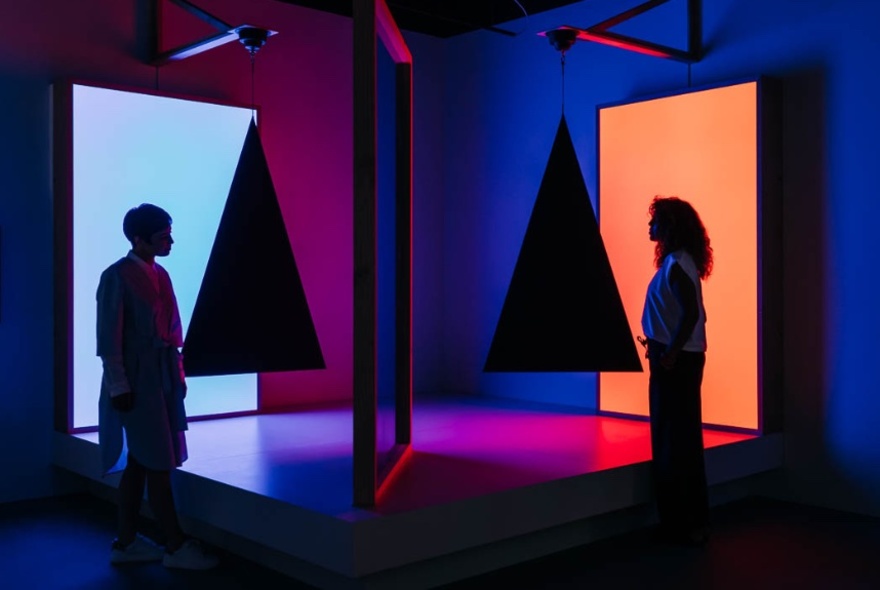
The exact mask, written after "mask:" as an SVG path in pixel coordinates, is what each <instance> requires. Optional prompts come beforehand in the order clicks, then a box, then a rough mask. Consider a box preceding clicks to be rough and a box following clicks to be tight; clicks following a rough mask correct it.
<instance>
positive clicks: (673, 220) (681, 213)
mask: <svg viewBox="0 0 880 590" xmlns="http://www.w3.org/2000/svg"><path fill="white" fill-rule="evenodd" d="M648 214H649V215H650V216H651V219H652V220H655V221H656V222H658V224H660V225H661V227H664V228H665V230H666V231H665V232H664V235H662V236H658V238H657V243H656V244H655V246H654V264H655V265H656V267H657V268H660V266H661V265H662V264H663V259H664V258H666V255H667V254H670V253H671V252H675V251H676V250H685V251H686V252H687V253H688V254H690V255H691V257H692V258H693V259H694V263H695V264H696V265H697V271H698V272H699V273H700V278H701V279H705V278H708V277H709V275H710V274H712V263H713V259H712V246H711V245H710V243H709V234H708V233H707V232H706V227H705V226H704V225H703V221H702V220H701V219H700V216H699V214H697V211H696V210H695V209H694V208H693V206H692V205H691V204H690V203H688V202H687V201H684V200H682V199H679V198H678V197H663V196H660V195H657V196H655V197H654V200H653V201H652V202H651V205H650V207H648Z"/></svg>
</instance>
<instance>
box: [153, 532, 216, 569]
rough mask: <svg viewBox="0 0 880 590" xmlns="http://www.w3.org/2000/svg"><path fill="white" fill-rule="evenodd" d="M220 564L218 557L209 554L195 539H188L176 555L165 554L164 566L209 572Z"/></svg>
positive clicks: (163, 558)
mask: <svg viewBox="0 0 880 590" xmlns="http://www.w3.org/2000/svg"><path fill="white" fill-rule="evenodd" d="M218 563H220V560H219V559H218V558H217V556H216V555H214V554H212V553H209V552H208V551H206V550H205V548H204V547H202V545H201V543H199V542H198V541H196V540H195V539H187V540H186V541H184V542H183V545H181V546H180V547H179V548H178V549H177V551H175V552H174V553H168V552H167V551H166V552H165V555H164V556H163V557H162V565H164V566H165V567H176V568H180V569H186V570H207V569H211V568H212V567H214V566H216V565H217V564H218Z"/></svg>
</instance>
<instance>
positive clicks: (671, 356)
mask: <svg viewBox="0 0 880 590" xmlns="http://www.w3.org/2000/svg"><path fill="white" fill-rule="evenodd" d="M676 360H678V352H677V351H675V350H667V351H666V352H664V353H663V354H662V355H661V356H660V366H661V367H663V368H664V369H666V370H667V371H668V370H670V369H672V367H674V366H675V361H676Z"/></svg>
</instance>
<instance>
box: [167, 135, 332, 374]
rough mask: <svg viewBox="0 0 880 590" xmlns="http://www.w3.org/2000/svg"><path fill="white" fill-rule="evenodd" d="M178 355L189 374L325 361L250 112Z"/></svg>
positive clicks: (308, 366)
mask: <svg viewBox="0 0 880 590" xmlns="http://www.w3.org/2000/svg"><path fill="white" fill-rule="evenodd" d="M183 359H184V361H183V362H184V369H185V371H186V374H187V375H190V376H205V375H231V374H240V373H264V372H271V371H295V370H301V369H323V368H325V365H324V357H323V355H322V354H321V347H320V344H319V343H318V336H317V333H316V332H315V326H314V324H313V323H312V316H311V313H310V312H309V306H308V302H307V301H306V296H305V291H304V290H303V286H302V282H301V281H300V276H299V271H298V270H297V267H296V261H295V259H294V257H293V251H292V249H291V247H290V240H289V238H288V236H287V229H286V228H285V226H284V219H283V217H282V216H281V208H280V206H279V205H278V199H277V198H276V195H275V187H274V185H273V183H272V177H271V175H270V174H269V166H268V164H267V163H266V155H265V153H264V152H263V145H262V142H261V141H260V136H259V133H257V127H256V124H255V123H254V121H253V120H251V123H250V127H249V128H248V132H247V136H246V137H245V140H244V145H243V147H242V149H241V156H240V157H239V160H238V167H237V168H236V170H235V176H234V177H233V179H232V185H231V187H230V189H229V196H228V198H227V200H226V206H225V208H224V209H223V215H222V217H221V219H220V226H219V228H218V229H217V236H216V238H215V239H214V245H213V248H212V249H211V256H210V258H209V259H208V266H207V269H206V270H205V276H204V278H203V279H202V286H201V289H200V290H199V295H198V299H197V300H196V305H195V308H194V310H193V314H192V320H191V321H190V324H189V328H188V329H187V333H186V339H185V341H184V347H183Z"/></svg>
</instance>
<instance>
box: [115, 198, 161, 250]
mask: <svg viewBox="0 0 880 590" xmlns="http://www.w3.org/2000/svg"><path fill="white" fill-rule="evenodd" d="M170 225H171V216H170V215H168V212H167V211H165V209H162V208H161V207H157V206H156V205H151V204H150V203H142V204H140V205H138V206H137V207H133V208H131V209H129V210H128V213H126V214H125V218H124V219H123V220H122V233H124V234H125V237H126V238H127V239H128V241H129V242H131V243H132V244H134V239H135V237H139V238H141V239H142V240H149V239H150V236H152V235H153V234H154V233H156V232H157V231H162V230H163V229H165V228H166V227H168V226H170Z"/></svg>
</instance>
